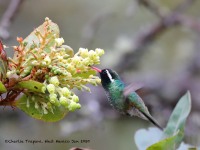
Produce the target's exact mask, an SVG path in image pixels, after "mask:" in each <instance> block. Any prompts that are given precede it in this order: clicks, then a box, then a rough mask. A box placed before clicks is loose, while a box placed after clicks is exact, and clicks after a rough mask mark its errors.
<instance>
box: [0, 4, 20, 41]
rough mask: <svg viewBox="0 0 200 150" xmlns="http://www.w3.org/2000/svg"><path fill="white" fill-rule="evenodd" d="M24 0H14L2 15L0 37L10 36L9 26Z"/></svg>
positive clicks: (6, 37)
mask: <svg viewBox="0 0 200 150" xmlns="http://www.w3.org/2000/svg"><path fill="white" fill-rule="evenodd" d="M22 2H23V0H12V1H11V2H10V4H9V6H8V8H7V10H6V11H5V13H4V14H3V16H2V19H1V21H0V38H3V39H8V38H9V37H10V33H9V31H8V28H9V26H10V24H11V21H12V20H13V19H14V17H15V15H16V14H17V11H18V10H19V7H20V5H21V4H22Z"/></svg>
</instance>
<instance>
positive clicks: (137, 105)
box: [124, 91, 163, 130]
mask: <svg viewBox="0 0 200 150" xmlns="http://www.w3.org/2000/svg"><path fill="white" fill-rule="evenodd" d="M124 97H125V101H126V103H127V106H128V108H127V113H128V114H129V115H131V116H132V115H134V116H138V117H140V118H142V119H145V120H149V121H150V122H151V123H152V124H154V125H155V126H157V127H158V128H159V129H161V130H163V128H162V127H161V126H160V125H159V124H158V123H157V121H156V120H155V119H154V118H153V117H152V116H151V114H150V113H149V111H148V109H147V107H146V106H145V104H144V102H143V100H142V98H141V97H140V96H139V95H138V94H137V93H135V92H127V91H124Z"/></svg>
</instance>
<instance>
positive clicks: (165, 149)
mask: <svg viewBox="0 0 200 150" xmlns="http://www.w3.org/2000/svg"><path fill="white" fill-rule="evenodd" d="M178 136H179V133H178V132H177V133H176V134H175V135H174V136H171V137H168V138H166V139H164V140H161V141H159V142H158V143H155V144H153V145H151V146H150V147H148V148H147V150H173V149H176V139H177V138H179V137H178Z"/></svg>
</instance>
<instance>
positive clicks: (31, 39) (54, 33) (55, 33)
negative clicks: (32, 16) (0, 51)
mask: <svg viewBox="0 0 200 150" xmlns="http://www.w3.org/2000/svg"><path fill="white" fill-rule="evenodd" d="M46 23H47V22H46V21H45V22H44V23H43V24H42V25H40V26H39V27H38V28H36V29H35V30H34V31H33V32H31V34H29V35H28V36H27V37H26V38H25V39H24V40H23V43H27V45H26V47H25V51H28V50H30V49H31V47H32V46H33V45H34V44H36V45H39V43H40V41H39V39H38V37H37V36H36V34H35V31H36V30H38V31H39V32H40V33H42V34H44V33H45V27H46V25H47V24H46ZM49 28H50V30H51V34H50V35H49V39H50V40H49V41H48V43H47V44H46V45H45V47H44V49H45V51H46V52H50V47H52V46H53V45H54V44H55V38H58V37H59V35H60V30H59V27H58V25H57V24H55V23H54V22H51V21H50V22H49ZM53 37H54V38H53ZM17 56H18V52H16V53H15V54H14V57H13V60H17ZM26 57H28V56H26Z"/></svg>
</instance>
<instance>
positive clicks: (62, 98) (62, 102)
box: [59, 96, 68, 107]
mask: <svg viewBox="0 0 200 150" xmlns="http://www.w3.org/2000/svg"><path fill="white" fill-rule="evenodd" d="M59 100H60V104H61V105H63V106H65V107H67V106H68V99H67V98H66V97H64V96H61V97H60V99H59Z"/></svg>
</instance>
